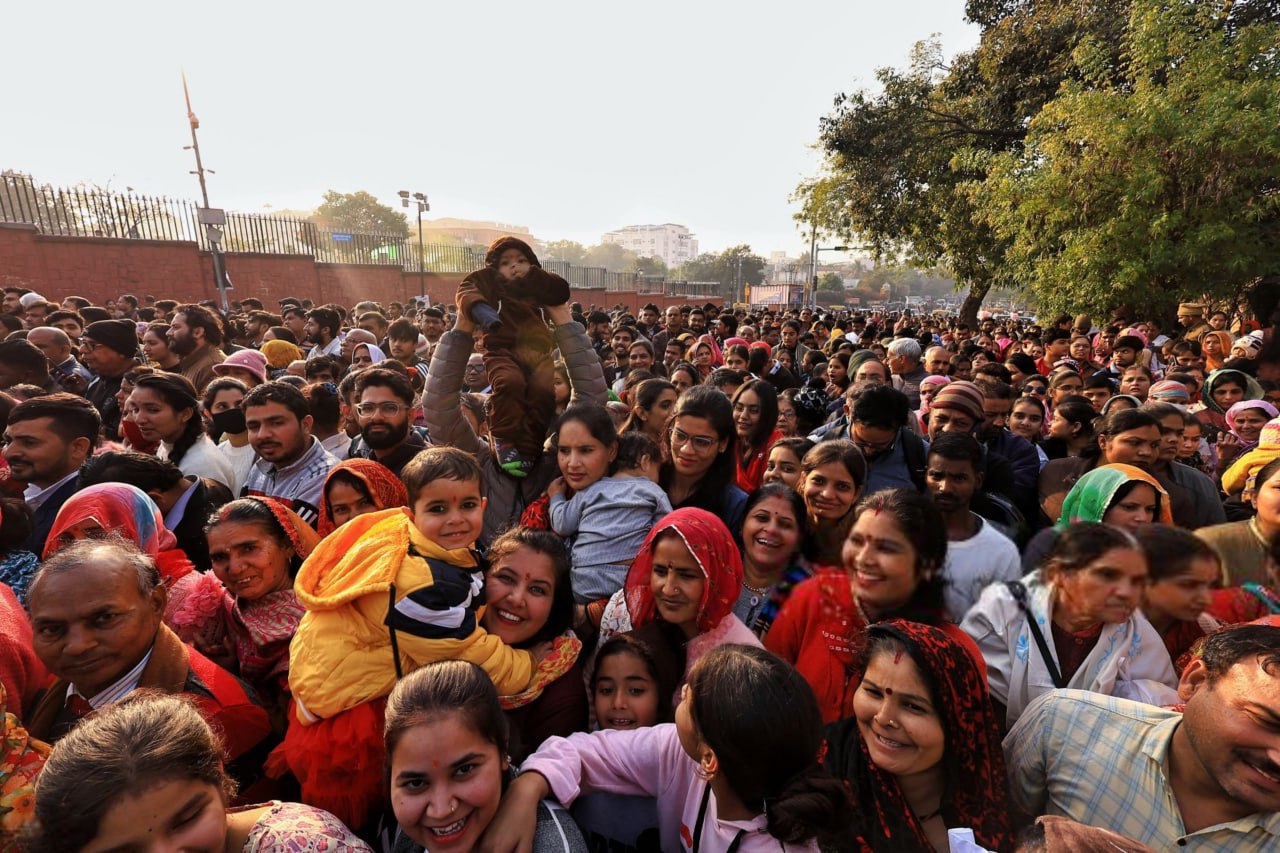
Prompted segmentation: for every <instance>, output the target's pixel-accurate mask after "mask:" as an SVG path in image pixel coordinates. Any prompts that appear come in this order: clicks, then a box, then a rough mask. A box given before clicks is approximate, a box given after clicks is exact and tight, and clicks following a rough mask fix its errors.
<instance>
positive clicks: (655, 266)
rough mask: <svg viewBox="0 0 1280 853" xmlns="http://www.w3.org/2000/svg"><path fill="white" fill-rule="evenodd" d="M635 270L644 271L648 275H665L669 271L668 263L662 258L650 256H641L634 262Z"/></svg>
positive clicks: (633, 267)
mask: <svg viewBox="0 0 1280 853" xmlns="http://www.w3.org/2000/svg"><path fill="white" fill-rule="evenodd" d="M632 269H633V270H634V271H635V272H642V273H644V274H645V275H647V276H659V277H660V276H665V275H666V274H667V272H668V270H667V265H666V264H665V263H663V261H662V258H654V257H650V256H645V257H639V258H636V259H635V262H634V263H633V264H632Z"/></svg>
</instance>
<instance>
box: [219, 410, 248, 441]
mask: <svg viewBox="0 0 1280 853" xmlns="http://www.w3.org/2000/svg"><path fill="white" fill-rule="evenodd" d="M213 428H214V429H215V430H217V431H218V432H220V433H222V434H223V435H239V434H240V433H242V432H244V431H245V430H247V429H248V427H247V426H245V422H244V411H243V410H242V409H227V410H226V411H225V412H218V414H216V415H214V416H213Z"/></svg>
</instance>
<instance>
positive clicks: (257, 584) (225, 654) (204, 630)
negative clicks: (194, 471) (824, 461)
mask: <svg viewBox="0 0 1280 853" xmlns="http://www.w3.org/2000/svg"><path fill="white" fill-rule="evenodd" d="M205 533H206V535H207V536H208V538H209V558H210V560H211V562H212V563H213V571H212V572H210V573H208V574H204V575H200V576H199V577H200V581H199V584H198V585H197V586H196V587H194V588H193V589H190V590H184V593H185V594H184V595H183V596H182V597H181V601H180V603H179V606H178V608H177V609H176V610H175V611H173V612H172V613H171V614H169V616H168V617H167V620H166V621H168V622H169V624H170V625H171V627H173V629H174V630H175V631H176V632H177V634H178V636H180V637H182V639H183V640H185V641H187V642H191V643H194V644H195V646H196V648H197V649H199V650H200V651H201V652H202V653H203V654H204V655H205V656H207V657H210V658H212V659H213V660H214V661H215V662H216V663H218V664H219V665H221V666H222V667H223V668H225V669H227V670H228V671H229V672H232V673H234V674H237V675H239V676H240V677H241V678H243V679H244V680H245V681H247V682H249V683H250V684H251V685H253V687H254V688H255V689H256V690H257V691H258V692H259V693H260V694H263V698H264V699H267V700H269V701H268V703H267V705H268V708H271V709H273V710H274V711H275V714H274V715H273V719H274V721H275V723H276V725H277V731H280V732H282V731H283V730H284V720H285V717H284V712H285V706H286V704H287V695H288V690H289V642H290V640H292V639H293V635H294V633H295V632H296V631H297V629H298V622H299V621H301V619H302V614H303V612H304V610H303V607H302V605H301V604H299V603H298V599H297V597H296V596H295V595H294V593H293V579H294V576H295V575H296V574H297V572H298V568H299V567H300V566H301V565H302V561H303V560H304V559H306V558H307V556H308V555H309V554H310V553H311V550H312V549H313V548H314V547H315V546H316V543H318V542H319V541H320V537H319V535H317V534H316V532H315V531H314V530H312V529H311V526H310V525H308V524H307V523H306V522H305V521H303V520H302V519H301V518H300V517H298V515H297V514H296V513H294V512H293V510H291V509H289V508H288V507H287V506H285V504H284V503H282V502H281V501H278V500H276V499H275V498H263V497H252V498H240V499H239V500H234V501H232V502H231V503H229V504H226V505H224V506H222V507H220V508H219V509H218V510H217V512H215V513H214V516H213V518H211V519H210V520H209V524H208V526H207V527H205Z"/></svg>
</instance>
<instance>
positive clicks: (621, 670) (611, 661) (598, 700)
mask: <svg viewBox="0 0 1280 853" xmlns="http://www.w3.org/2000/svg"><path fill="white" fill-rule="evenodd" d="M674 692H675V684H671V685H669V687H667V688H665V689H664V687H663V686H662V685H661V680H660V678H659V673H658V664H657V661H656V660H655V659H654V656H653V651H652V650H651V649H650V648H649V646H648V645H646V644H645V643H644V642H643V641H641V640H638V639H636V638H635V637H634V636H633V635H631V634H618V635H617V636H614V637H610V638H609V639H608V640H606V641H605V643H604V644H603V645H602V646H600V650H599V651H598V652H597V653H596V666H595V671H594V672H592V674H591V702H592V706H593V708H594V710H595V716H596V722H597V723H598V724H599V726H600V728H601V729H618V730H620V731H630V730H632V729H640V728H644V727H645V726H655V725H657V724H658V723H669V722H671V700H670V697H671V695H672V694H673V693H674Z"/></svg>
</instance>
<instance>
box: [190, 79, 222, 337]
mask: <svg viewBox="0 0 1280 853" xmlns="http://www.w3.org/2000/svg"><path fill="white" fill-rule="evenodd" d="M182 96H183V98H185V99H186V102H187V122H188V123H189V124H190V125H191V144H190V145H187V146H184V147H185V148H187V149H188V150H190V151H192V152H194V153H195V155H196V168H195V170H194V171H192V172H191V174H193V175H195V176H196V178H198V179H199V181H200V199H201V201H202V202H203V207H201V208H199V209H198V210H197V211H196V216H197V218H198V219H199V222H200V224H201V225H203V226H204V230H205V236H206V237H207V238H208V240H209V252H210V255H211V256H212V257H213V280H214V283H215V284H216V285H217V286H218V300H219V302H220V303H221V305H222V311H223V313H224V314H225V313H226V312H227V310H228V308H229V306H228V304H227V288H228V287H229V286H230V284H229V282H228V280H227V260H226V253H225V252H224V251H223V248H222V226H224V225H226V224H227V214H226V211H224V210H219V209H217V208H213V207H210V206H209V187H208V185H207V184H206V183H205V180H204V173H205V172H206V171H207V172H208V173H209V174H214V171H213V170H212V169H205V167H204V162H203V161H202V160H201V159H200V140H199V138H198V137H197V136H196V130H197V129H198V128H199V127H200V119H198V118H196V114H195V112H194V111H193V110H192V109H191V93H190V92H189V91H188V90H187V75H186V73H185V72H183V74H182Z"/></svg>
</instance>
